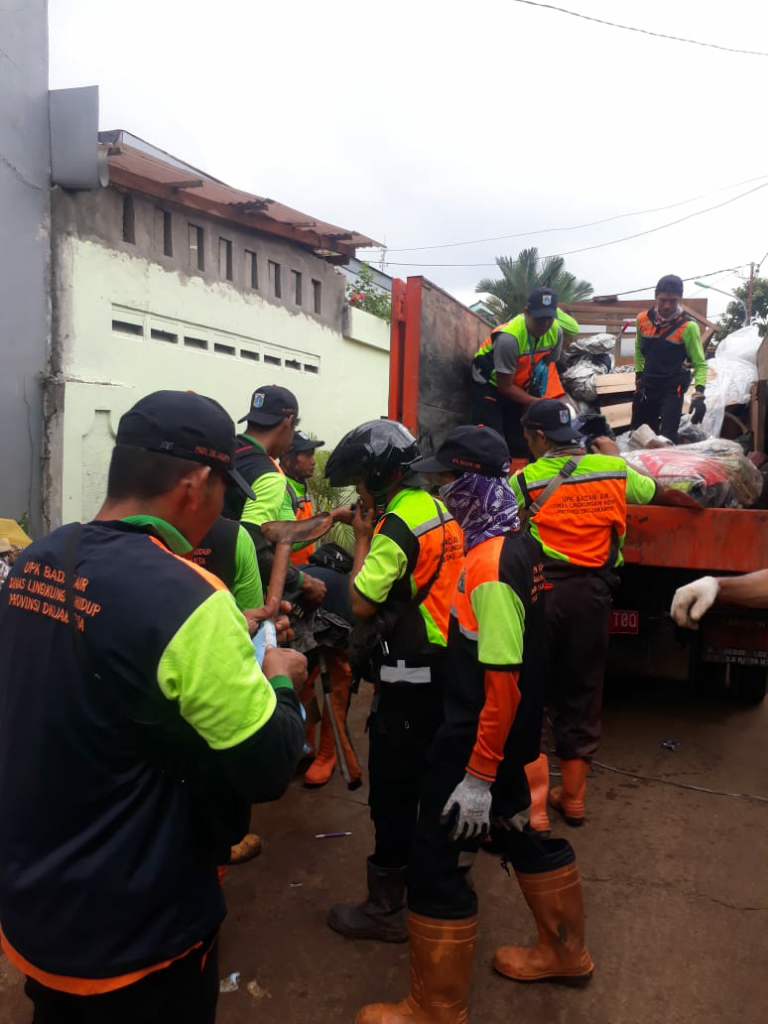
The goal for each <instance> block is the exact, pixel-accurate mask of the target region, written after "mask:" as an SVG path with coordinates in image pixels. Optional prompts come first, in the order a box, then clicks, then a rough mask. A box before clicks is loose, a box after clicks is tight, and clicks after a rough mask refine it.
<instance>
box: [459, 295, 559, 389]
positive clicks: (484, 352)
mask: <svg viewBox="0 0 768 1024" xmlns="http://www.w3.org/2000/svg"><path fill="white" fill-rule="evenodd" d="M501 334H512V335H514V337H515V338H516V339H517V344H518V349H519V353H518V357H517V368H516V370H515V379H514V383H515V384H516V385H517V387H519V388H522V389H523V391H527V390H528V388H529V386H530V384H531V381H532V379H533V371H534V367H536V366H538V364H539V363H540V362H541V361H542V360H547V362H548V363H549V374H548V376H547V387H546V389H545V391H544V394H543V395H542V396H541V397H542V398H560V397H562V396H563V395H564V394H565V389H564V388H563V383H562V381H561V380H560V374H559V373H558V372H557V366H556V365H555V363H554V361H553V358H552V357H553V355H554V351H555V349H556V348H557V346H558V345H559V344H560V343H561V341H562V337H563V331H562V328H561V326H560V324H559V323H558V322H557V321H555V323H554V324H553V326H552V327H551V328H550V329H549V330H548V331H547V333H546V334H545V335H544V337H543V338H533V337H531V336H530V335H529V334H528V330H527V328H526V326H525V316H524V315H523V314H520V316H516V317H515V318H514V320H510V321H509V323H506V324H501V325H500V326H499V327H495V328H494V329H493V330H492V331H491V333H490V335H489V337H488V338H487V339H486V341H485V342H484V343H483V345H482V346H481V347H480V348H479V349H478V351H477V354H476V355H475V358H474V364H473V371H474V372H473V377H474V378H475V379H476V380H482V381H485V382H486V383H488V384H491V385H493V386H494V387H496V386H497V381H496V370H495V368H494V365H493V347H494V345H495V343H496V340H497V338H498V337H499V335H501Z"/></svg>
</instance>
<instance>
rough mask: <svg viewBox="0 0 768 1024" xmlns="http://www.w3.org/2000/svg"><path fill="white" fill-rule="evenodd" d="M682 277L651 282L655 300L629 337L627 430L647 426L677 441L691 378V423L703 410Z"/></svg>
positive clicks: (697, 350) (702, 363)
mask: <svg viewBox="0 0 768 1024" xmlns="http://www.w3.org/2000/svg"><path fill="white" fill-rule="evenodd" d="M682 297H683V282H682V279H681V278H679V277H677V276H676V275H675V274H667V275H666V276H665V277H662V278H661V280H660V281H659V283H658V284H657V285H656V301H655V302H654V304H653V306H652V307H651V308H650V309H649V310H648V311H647V312H645V313H641V314H640V315H639V316H638V318H637V335H636V337H635V381H636V390H635V397H634V399H633V401H632V429H633V430H634V429H635V428H637V427H640V426H642V425H643V424H644V423H647V424H648V426H649V427H651V428H652V429H653V430H655V431H656V433H657V434H659V433H660V434H662V435H663V436H664V437H667V438H669V440H670V441H672V442H673V444H677V432H678V429H679V427H680V416H681V415H682V412H683V399H684V397H685V393H686V391H687V390H688V388H689V386H690V383H691V371H690V369H689V368H688V365H690V366H692V367H693V379H694V384H695V391H694V395H693V398H692V399H691V405H690V412H691V421H692V422H693V423H701V421H702V420H703V419H704V414H705V413H706V411H707V407H706V404H705V402H704V392H705V389H706V386H707V361H706V359H705V358H704V351H703V349H702V347H701V334H700V333H699V325H698V324H697V323H696V321H695V320H694V319H693V318H692V317H691V316H689V315H688V313H686V312H684V311H683V309H682V307H681V305H680V300H681V299H682Z"/></svg>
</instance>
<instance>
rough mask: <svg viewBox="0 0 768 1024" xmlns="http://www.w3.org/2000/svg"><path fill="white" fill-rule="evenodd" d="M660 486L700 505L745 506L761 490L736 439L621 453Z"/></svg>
mask: <svg viewBox="0 0 768 1024" xmlns="http://www.w3.org/2000/svg"><path fill="white" fill-rule="evenodd" d="M624 457H625V459H626V460H627V464H628V465H630V466H632V467H633V468H634V469H637V470H640V471H645V472H647V473H649V474H650V475H651V476H652V477H653V479H654V480H656V481H657V482H658V483H659V484H661V485H662V486H663V487H670V488H675V489H677V490H680V491H682V492H683V493H685V494H688V495H689V496H690V497H691V498H693V499H694V501H696V502H697V503H698V504H699V505H701V506H702V507H703V508H744V507H748V506H750V505H753V504H754V503H755V502H756V501H757V499H758V498H759V497H760V494H761V492H762V486H763V480H762V476H761V475H760V472H759V470H758V469H757V468H756V467H755V466H754V465H753V464H752V463H751V462H750V461H749V459H748V458H747V457H746V456H745V455H744V452H743V451H742V449H741V446H740V445H738V444H736V442H735V441H725V440H723V439H722V438H710V439H709V440H707V441H702V442H700V443H698V444H689V445H675V446H674V447H672V448H654V449H649V448H644V449H639V450H636V451H628V452H627V453H626V455H625V456H624Z"/></svg>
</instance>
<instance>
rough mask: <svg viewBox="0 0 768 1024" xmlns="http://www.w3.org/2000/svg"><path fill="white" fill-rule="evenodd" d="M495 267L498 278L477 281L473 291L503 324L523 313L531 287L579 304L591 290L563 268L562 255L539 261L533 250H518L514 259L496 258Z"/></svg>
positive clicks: (534, 249)
mask: <svg viewBox="0 0 768 1024" xmlns="http://www.w3.org/2000/svg"><path fill="white" fill-rule="evenodd" d="M496 266H497V267H498V268H499V270H500V271H501V274H502V276H501V278H500V279H499V280H497V281H494V280H493V279H492V278H490V277H484V278H483V280H482V281H478V283H477V286H476V288H475V291H476V292H481V293H483V294H485V295H488V296H489V298H488V306H489V307H490V308H491V309H492V310H493V312H494V313H495V315H496V316H497V318H498V321H497V322H498V323H506V321H507V320H511V319H512V317H514V316H517V314H518V313H522V312H523V307H524V306H525V301H526V299H527V298H528V296H529V295H530V293H531V292H532V291H533V289H534V288H551V289H552V291H553V292H555V294H556V295H557V298H558V300H559V301H560V302H564V303H568V302H579V301H581V300H582V299H588V298H589V297H590V295H591V294H592V292H593V291H594V288H593V287H592V285H591V284H590V283H589V281H580V280H579V279H578V278H577V277H576V276H575V274H570V273H568V271H567V270H566V269H565V260H564V259H563V257H562V256H548V257H547V258H546V259H543V260H542V259H540V258H539V250H538V249H536V248H531V249H521V251H520V253H519V254H518V256H517V258H516V259H512V258H511V257H510V256H497V257H496Z"/></svg>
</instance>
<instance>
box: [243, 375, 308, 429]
mask: <svg viewBox="0 0 768 1024" xmlns="http://www.w3.org/2000/svg"><path fill="white" fill-rule="evenodd" d="M291 414H293V415H294V416H298V415H299V403H298V400H297V399H296V395H294V393H293V392H292V391H289V390H288V388H281V387H279V385H277V384H265V385H264V386H263V387H261V388H257V389H256V390H255V391H254V392H253V394H252V395H251V408H250V409H249V410H248V412H247V413H246V414H245V416H241V417H240V419H239V420H238V421H237V422H238V423H242V422H243V420H247V421H248V422H249V423H256V424H258V425H259V426H260V427H276V426H277V424H278V423H279V422H280V420H284V419H285V417H286V416H290V415H291Z"/></svg>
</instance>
